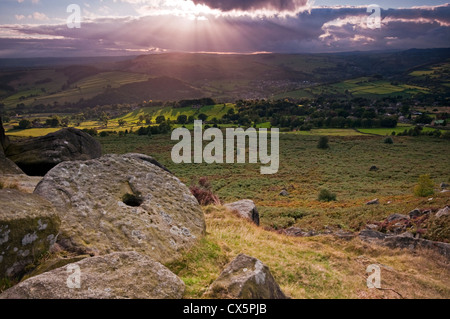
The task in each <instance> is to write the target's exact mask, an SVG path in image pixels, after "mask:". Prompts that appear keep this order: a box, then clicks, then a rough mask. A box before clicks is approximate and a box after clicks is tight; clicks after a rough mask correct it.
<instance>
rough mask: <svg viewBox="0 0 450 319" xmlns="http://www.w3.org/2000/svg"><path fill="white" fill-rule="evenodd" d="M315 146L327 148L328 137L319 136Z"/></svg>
mask: <svg viewBox="0 0 450 319" xmlns="http://www.w3.org/2000/svg"><path fill="white" fill-rule="evenodd" d="M317 147H318V148H320V149H322V150H325V149H327V148H329V147H330V146H329V145H328V137H326V136H321V137H320V139H319V143H317Z"/></svg>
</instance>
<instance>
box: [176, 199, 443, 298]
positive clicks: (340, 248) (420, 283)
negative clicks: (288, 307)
mask: <svg viewBox="0 0 450 319" xmlns="http://www.w3.org/2000/svg"><path fill="white" fill-rule="evenodd" d="M205 216H206V222H207V236H206V237H205V238H204V239H202V241H201V243H200V245H198V246H197V247H195V248H193V249H192V250H191V251H190V252H189V253H188V254H186V256H185V257H184V259H183V260H181V261H180V262H177V263H173V264H169V265H168V267H169V268H170V269H172V270H173V271H174V272H175V273H176V274H178V275H179V276H180V277H181V278H182V279H183V280H184V281H185V283H186V286H187V290H186V296H185V297H186V298H199V297H202V295H203V293H204V292H205V290H206V289H207V287H208V286H209V285H210V284H211V283H212V282H213V281H214V280H215V279H216V278H217V277H218V276H219V274H220V272H221V271H222V269H223V268H224V266H225V265H226V264H227V263H228V262H230V261H231V260H232V259H233V258H234V257H236V256H237V255H238V254H239V253H245V254H248V255H251V256H254V257H256V258H258V259H260V260H261V261H263V262H264V263H265V264H267V265H268V266H269V268H270V269H271V271H272V273H273V275H274V277H275V278H276V280H277V281H278V283H279V284H280V286H281V288H282V290H283V291H284V292H285V293H287V294H288V295H289V296H290V297H291V298H295V299H298V298H299V299H300V298H400V297H403V298H449V297H450V276H449V275H450V268H449V265H448V263H447V261H446V260H445V259H444V258H443V257H441V256H438V255H435V254H433V253H431V252H429V251H420V252H417V253H411V252H409V251H402V250H392V249H388V248H385V247H380V246H375V245H371V244H368V243H365V242H362V241H360V240H359V239H357V238H355V239H353V240H351V241H344V240H340V239H336V238H334V237H332V236H319V237H312V238H294V237H287V236H285V235H280V234H278V233H276V232H270V231H266V230H264V229H262V228H260V227H257V226H255V225H254V224H252V223H250V222H247V221H246V220H244V219H241V218H238V217H237V216H235V215H234V214H232V213H230V212H229V211H227V210H226V209H225V208H223V207H213V206H209V207H206V208H205ZM370 264H378V265H380V266H381V279H382V281H381V285H382V288H383V290H377V289H368V288H367V286H366V279H367V274H366V268H367V266H368V265H370ZM391 289H392V290H391Z"/></svg>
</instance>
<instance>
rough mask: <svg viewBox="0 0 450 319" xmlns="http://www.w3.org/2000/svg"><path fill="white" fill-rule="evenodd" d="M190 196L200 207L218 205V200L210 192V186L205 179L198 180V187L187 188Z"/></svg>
mask: <svg viewBox="0 0 450 319" xmlns="http://www.w3.org/2000/svg"><path fill="white" fill-rule="evenodd" d="M189 190H190V191H191V193H192V195H194V197H195V198H196V199H197V201H198V203H199V204H200V205H202V206H207V205H220V200H219V198H218V197H217V195H215V194H214V193H213V192H212V190H211V184H210V183H209V181H208V179H207V178H206V177H202V178H200V180H199V181H198V185H192V186H191V187H189Z"/></svg>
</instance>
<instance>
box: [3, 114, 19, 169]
mask: <svg viewBox="0 0 450 319" xmlns="http://www.w3.org/2000/svg"><path fill="white" fill-rule="evenodd" d="M9 144H10V142H9V139H8V136H6V134H5V129H4V128H3V123H2V118H1V117H0V175H3V174H23V172H22V170H21V169H20V168H19V167H18V166H17V165H16V164H14V162H13V161H11V160H10V159H8V158H6V155H5V149H6V148H7V147H8V146H9Z"/></svg>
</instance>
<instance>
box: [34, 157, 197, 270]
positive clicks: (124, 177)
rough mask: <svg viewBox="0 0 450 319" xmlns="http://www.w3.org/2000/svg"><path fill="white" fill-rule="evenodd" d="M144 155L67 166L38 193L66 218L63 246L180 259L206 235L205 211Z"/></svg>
mask: <svg viewBox="0 0 450 319" xmlns="http://www.w3.org/2000/svg"><path fill="white" fill-rule="evenodd" d="M152 160H153V159H152V158H151V157H147V156H145V155H141V154H139V155H137V154H127V155H106V156H103V157H101V158H99V159H94V160H89V161H84V162H82V161H76V162H63V163H61V164H59V165H58V166H56V167H55V168H53V169H52V170H51V171H49V172H48V173H47V174H46V175H45V177H44V178H43V179H42V181H41V182H40V183H39V184H38V185H37V187H36V190H35V193H36V194H38V195H41V196H42V197H44V198H46V199H48V200H49V201H50V202H52V204H53V205H54V206H55V208H57V210H58V212H59V213H60V217H61V233H60V236H59V237H58V244H59V245H61V246H62V247H63V248H64V249H66V250H68V251H73V252H77V253H79V254H86V253H87V254H91V255H103V254H108V253H111V252H120V251H129V250H135V251H137V252H139V253H142V254H147V255H149V256H151V257H153V258H154V259H155V260H157V261H160V262H169V261H173V260H176V259H177V258H179V257H180V256H181V252H182V251H183V250H186V249H188V248H190V247H191V246H192V245H194V244H195V243H196V242H197V241H198V240H199V238H200V237H202V236H203V234H204V232H205V220H204V216H203V211H202V209H201V208H200V206H199V204H198V202H197V200H196V199H195V197H193V196H192V194H191V193H190V191H189V189H188V188H187V187H186V186H185V185H184V184H182V183H181V182H180V180H179V179H178V178H176V177H175V176H173V175H172V174H169V173H168V172H166V171H165V170H163V169H161V168H160V167H158V166H156V165H154V164H152V163H151V161H152Z"/></svg>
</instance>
